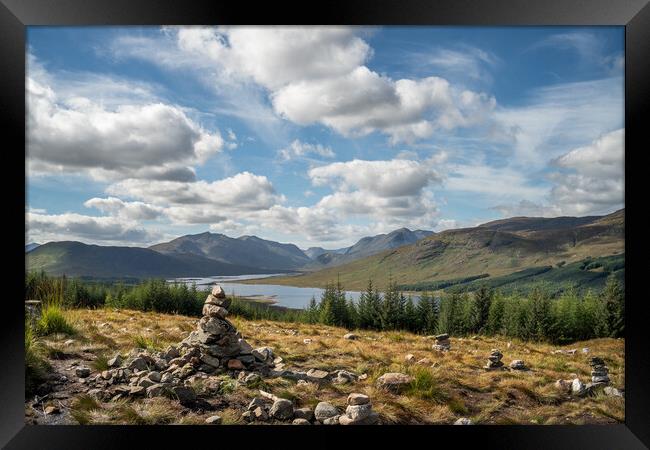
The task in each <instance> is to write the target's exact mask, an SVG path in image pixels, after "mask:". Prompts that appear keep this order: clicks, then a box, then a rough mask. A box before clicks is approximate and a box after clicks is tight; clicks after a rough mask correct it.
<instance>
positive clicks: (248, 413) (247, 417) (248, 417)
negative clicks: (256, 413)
mask: <svg viewBox="0 0 650 450" xmlns="http://www.w3.org/2000/svg"><path fill="white" fill-rule="evenodd" d="M241 418H242V419H244V420H245V421H246V422H250V421H251V420H253V411H244V412H243V413H242V415H241Z"/></svg>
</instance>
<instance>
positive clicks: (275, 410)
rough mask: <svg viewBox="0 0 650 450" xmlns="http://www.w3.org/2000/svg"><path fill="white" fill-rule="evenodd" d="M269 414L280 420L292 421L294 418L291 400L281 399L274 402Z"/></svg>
mask: <svg viewBox="0 0 650 450" xmlns="http://www.w3.org/2000/svg"><path fill="white" fill-rule="evenodd" d="M269 414H270V415H271V417H273V418H274V419H278V420H287V419H290V418H291V417H293V403H291V401H290V400H287V399H284V398H279V399H277V400H276V401H274V402H273V406H271V410H270V411H269Z"/></svg>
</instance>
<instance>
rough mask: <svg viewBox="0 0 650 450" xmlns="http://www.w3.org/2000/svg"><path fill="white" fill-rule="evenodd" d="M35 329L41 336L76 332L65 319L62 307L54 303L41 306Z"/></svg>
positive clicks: (73, 333)
mask: <svg viewBox="0 0 650 450" xmlns="http://www.w3.org/2000/svg"><path fill="white" fill-rule="evenodd" d="M36 330H37V332H38V334H40V335H43V336H47V335H51V334H58V333H60V334H65V335H68V336H74V335H75V334H76V333H77V330H76V329H75V327H74V326H73V325H72V324H71V323H70V322H69V321H68V319H66V316H65V314H64V310H63V308H61V307H60V306H59V305H57V304H56V303H50V304H47V305H45V306H44V307H43V310H42V312H41V317H40V319H39V320H38V322H37V323H36Z"/></svg>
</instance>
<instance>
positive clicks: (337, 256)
mask: <svg viewBox="0 0 650 450" xmlns="http://www.w3.org/2000/svg"><path fill="white" fill-rule="evenodd" d="M432 234H433V231H425V230H415V231H411V230H409V229H408V228H400V229H398V230H394V231H391V232H390V233H388V234H378V235H376V236H367V237H364V238H361V239H360V240H359V241H358V242H357V243H356V244H354V245H352V246H351V247H347V248H345V249H340V250H338V251H332V250H326V251H323V252H312V253H314V254H316V256H315V257H312V259H314V261H315V264H312V265H311V266H310V267H312V268H313V267H317V266H318V265H321V266H330V267H331V266H335V265H340V264H345V263H348V262H350V261H354V260H355V259H359V258H364V257H366V256H370V255H374V254H376V253H380V252H383V251H385V250H390V249H393V248H398V247H402V246H404V245H409V244H413V243H414V242H417V241H419V240H420V239H424V238H425V237H427V236H431V235H432ZM316 248H317V249H320V248H319V247H316ZM310 250H311V249H310ZM321 250H322V249H321Z"/></svg>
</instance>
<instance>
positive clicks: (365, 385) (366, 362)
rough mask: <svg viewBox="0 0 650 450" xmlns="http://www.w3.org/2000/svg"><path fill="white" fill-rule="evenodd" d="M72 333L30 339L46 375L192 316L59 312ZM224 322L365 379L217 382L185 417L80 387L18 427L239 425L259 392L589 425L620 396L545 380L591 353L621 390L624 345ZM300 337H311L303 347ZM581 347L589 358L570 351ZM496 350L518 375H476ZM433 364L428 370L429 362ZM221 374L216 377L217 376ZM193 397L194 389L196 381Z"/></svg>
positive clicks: (169, 408) (446, 420)
mask: <svg viewBox="0 0 650 450" xmlns="http://www.w3.org/2000/svg"><path fill="white" fill-rule="evenodd" d="M65 315H66V317H67V319H68V320H69V322H71V324H72V325H73V326H74V328H75V330H76V334H75V335H73V336H67V335H54V336H49V337H47V338H43V339H42V341H41V342H40V343H39V346H40V347H41V350H40V351H41V352H42V354H44V355H46V356H47V359H48V362H49V363H50V364H51V365H52V370H54V371H57V372H59V373H63V374H66V375H67V376H69V377H70V378H74V376H73V375H72V376H70V373H71V372H72V373H73V372H74V370H73V369H71V365H72V364H73V363H74V362H80V363H83V364H87V365H89V367H91V368H92V371H93V373H98V372H101V370H103V369H104V368H105V364H106V360H107V358H110V357H111V356H113V355H114V354H115V353H116V352H120V353H122V354H123V355H125V354H126V353H128V352H129V351H130V350H131V349H132V348H134V347H136V346H148V347H151V348H158V349H162V348H164V347H165V346H167V345H168V344H175V343H178V342H179V341H181V340H182V339H183V338H184V337H186V336H187V334H188V333H189V332H190V331H191V330H192V329H193V328H194V327H195V325H196V322H197V318H193V317H186V316H181V315H170V314H157V313H145V312H137V311H129V310H114V309H108V308H106V309H98V310H83V309H78V310H69V311H65ZM232 322H233V323H234V324H235V326H237V328H238V329H239V330H240V332H241V333H242V335H243V337H244V338H245V339H246V340H247V341H248V342H249V343H250V344H251V345H252V346H253V347H257V346H270V347H272V348H273V350H274V353H275V354H276V355H277V356H281V357H282V358H284V361H285V363H286V366H287V367H286V368H287V369H302V370H307V369H310V368H317V369H324V370H328V371H332V370H335V369H346V370H351V371H354V372H356V373H358V374H366V375H367V378H366V379H365V380H360V381H358V382H356V383H353V384H345V385H335V384H328V385H321V386H319V385H317V384H314V383H306V384H297V383H296V382H295V381H291V380H287V379H282V378H272V379H264V380H263V381H262V382H261V384H260V385H257V386H255V388H253V387H246V386H243V385H242V386H239V385H237V383H235V380H232V379H230V378H227V376H226V375H221V376H220V377H221V378H222V380H225V381H226V382H225V383H223V384H222V388H221V389H220V392H219V393H218V394H214V395H212V396H209V397H206V398H207V400H208V401H209V402H210V403H211V404H213V406H215V408H216V411H213V412H205V413H201V412H196V411H192V410H189V409H187V408H184V407H182V406H180V404H179V403H178V402H176V401H171V400H169V399H165V398H153V399H144V398H143V399H137V400H128V401H127V400H119V401H116V402H101V401H98V400H96V399H93V398H90V397H88V396H86V395H85V394H84V393H83V390H82V389H81V388H80V389H78V390H76V391H75V390H74V389H72V390H71V391H70V395H69V396H68V397H65V396H63V395H62V396H60V397H61V398H58V399H56V400H48V403H46V404H44V405H40V406H38V408H36V409H34V408H32V407H31V400H32V399H26V417H27V421H28V422H30V421H31V422H32V423H33V422H36V423H73V424H74V423H86V424H103V423H112V424H114V423H134V424H154V423H160V424H167V423H180V424H201V423H204V421H205V418H206V417H208V416H210V415H213V414H219V415H220V416H222V417H223V420H224V423H225V424H234V423H243V422H241V419H240V417H241V413H242V412H243V411H245V409H246V406H247V404H248V402H249V401H250V400H251V399H252V398H253V397H255V396H258V395H259V391H258V389H260V388H262V389H264V390H266V391H269V392H272V393H273V394H275V395H277V396H279V397H284V398H288V399H291V400H293V401H294V402H295V404H296V406H297V407H302V406H309V407H314V406H315V405H316V404H317V403H318V402H319V401H330V402H332V403H333V404H334V405H336V406H339V407H344V405H345V401H346V397H347V395H348V394H349V393H351V392H361V393H365V394H367V395H369V396H370V398H371V400H372V403H373V409H374V410H375V411H376V412H378V413H379V414H380V416H381V420H382V421H383V423H387V424H393V423H394V424H450V423H453V422H454V421H455V420H456V419H458V418H459V417H469V418H471V419H472V420H473V421H474V422H475V423H478V424H587V423H589V424H592V423H616V422H622V421H623V420H624V400H623V399H622V398H618V397H608V396H604V395H596V396H594V397H587V398H575V397H570V396H568V395H566V394H564V393H562V392H559V391H558V390H557V389H556V388H555V387H554V382H555V381H556V380H557V379H568V378H573V377H575V376H578V377H580V379H581V380H583V381H584V382H586V381H588V380H589V376H590V367H589V365H588V357H590V356H594V355H597V356H602V357H603V359H604V360H605V361H606V363H607V365H608V366H609V369H610V377H611V380H612V385H613V386H615V387H618V388H622V387H624V356H625V355H624V341H623V340H622V339H618V340H617V339H597V340H591V341H587V342H576V343H574V344H572V345H570V346H566V347H560V346H551V345H546V344H537V343H536V344H532V343H524V342H519V341H517V340H506V339H502V338H486V337H477V338H475V339H473V338H456V337H453V336H452V338H451V345H452V349H451V351H449V352H448V353H438V352H435V351H433V350H431V344H432V341H431V340H429V339H427V338H426V337H423V336H419V335H414V334H410V333H406V332H381V333H380V332H369V331H364V330H361V331H359V332H358V333H357V334H358V335H359V339H358V340H347V339H344V338H343V335H344V334H345V333H346V332H347V330H345V329H342V328H335V327H328V326H323V325H309V324H295V323H284V322H270V321H247V320H243V319H239V318H237V317H234V318H232ZM306 338H309V339H311V342H310V343H308V344H305V343H304V339H306ZM583 347H588V348H589V354H588V355H585V354H582V353H581V351H580V349H582V348H583ZM493 348H499V349H501V351H502V352H503V354H504V358H503V362H504V363H505V364H506V365H507V364H508V363H510V361H511V360H513V359H523V360H524V361H525V362H526V364H527V366H528V367H530V369H531V370H530V371H525V372H520V371H493V372H488V371H486V370H484V369H483V368H482V366H483V365H485V363H486V359H487V356H488V355H489V353H490V350H491V349H493ZM559 348H572V349H573V348H576V349H578V351H577V352H576V353H575V355H567V354H551V352H552V351H553V350H555V349H559ZM407 354H413V355H415V357H416V359H417V360H419V359H421V358H428V359H429V360H430V362H429V363H428V364H427V365H417V364H407V363H406V361H405V356H406V355H407ZM433 366H435V367H433ZM386 372H404V373H409V374H411V375H413V376H414V377H415V381H414V382H413V383H412V384H411V385H410V386H409V387H408V389H407V390H406V391H405V392H403V393H402V394H400V395H396V394H391V393H387V392H384V391H382V390H379V389H377V388H376V387H375V381H376V379H377V378H378V377H379V376H381V375H382V374H383V373H386ZM223 377H226V378H223ZM196 388H197V389H198V390H199V392H201V389H202V388H201V386H196ZM48 404H50V405H54V406H57V407H58V408H59V409H60V410H61V414H58V415H55V416H44V415H43V414H42V411H41V409H44V408H45V407H46V406H47V405H48Z"/></svg>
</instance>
